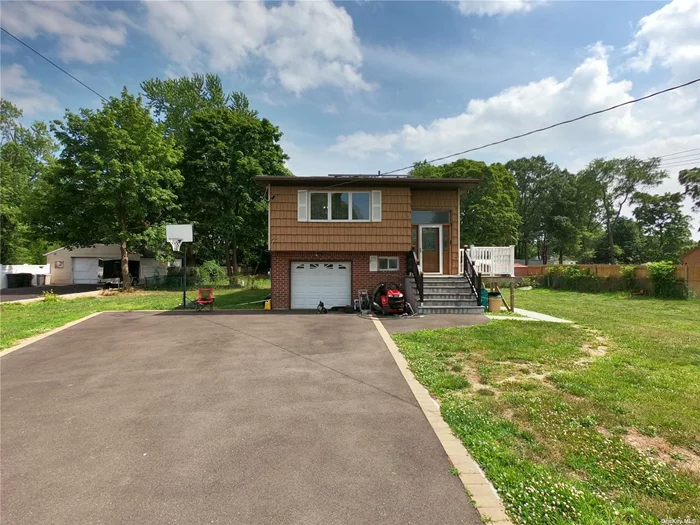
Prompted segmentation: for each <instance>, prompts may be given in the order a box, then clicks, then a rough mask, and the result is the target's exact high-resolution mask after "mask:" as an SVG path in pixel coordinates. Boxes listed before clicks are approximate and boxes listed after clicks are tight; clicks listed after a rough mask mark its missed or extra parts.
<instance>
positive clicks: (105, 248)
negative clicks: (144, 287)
mask: <svg viewBox="0 0 700 525" xmlns="http://www.w3.org/2000/svg"><path fill="white" fill-rule="evenodd" d="M44 255H45V256H46V263H47V264H48V265H50V267H51V278H50V283H47V284H56V285H60V284H100V283H103V282H105V281H117V280H118V279H119V278H120V276H121V250H120V248H119V245H118V244H96V245H94V246H91V247H89V248H76V249H74V250H69V249H67V248H58V249H56V250H53V251H51V252H48V253H46V254H44ZM129 271H130V273H131V275H132V276H135V277H137V278H138V280H139V281H140V282H143V281H144V280H145V278H146V277H153V276H154V275H156V274H160V275H165V274H166V273H167V271H168V265H167V263H163V262H160V261H157V260H156V259H155V258H153V257H146V256H143V255H141V254H139V253H130V254H129Z"/></svg>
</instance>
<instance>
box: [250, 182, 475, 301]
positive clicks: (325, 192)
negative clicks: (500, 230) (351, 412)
mask: <svg viewBox="0 0 700 525" xmlns="http://www.w3.org/2000/svg"><path fill="white" fill-rule="evenodd" d="M256 181H257V183H258V184H259V185H260V186H261V187H263V188H264V189H265V191H266V194H267V196H268V199H269V218H268V246H269V250H270V252H271V254H272V269H271V279H272V308H273V309H286V308H292V309H297V308H298V309H304V308H306V309H308V308H316V306H317V305H318V303H319V301H323V303H324V304H325V305H326V307H332V306H345V305H351V304H353V300H354V299H356V298H357V297H358V292H359V291H360V290H368V291H369V292H371V291H372V289H373V288H374V287H375V286H376V285H377V284H378V283H380V282H393V283H396V284H398V285H399V287H400V288H402V289H404V287H405V283H407V282H408V281H407V280H406V279H405V277H406V275H407V274H408V270H409V269H410V268H409V267H408V266H409V265H411V264H412V261H415V262H417V263H418V264H419V265H420V266H419V267H420V268H421V269H422V274H423V275H424V277H425V279H426V280H427V281H428V282H433V283H438V282H439V284H443V285H448V286H449V287H450V288H451V290H449V291H450V292H453V291H455V290H454V289H456V291H457V292H460V291H461V292H464V293H465V294H466V295H465V296H462V297H456V299H463V300H462V301H461V302H460V301H458V304H455V303H454V301H452V302H450V301H449V299H450V298H451V296H450V295H446V294H445V292H447V291H448V290H437V291H434V290H433V291H430V290H425V292H426V294H429V293H433V295H434V300H435V303H434V304H430V305H428V306H432V307H433V308H432V313H437V312H438V311H450V312H452V311H454V309H450V308H449V307H451V306H462V307H468V306H474V305H475V304H476V302H474V301H473V299H474V297H473V294H471V292H470V291H469V290H468V289H467V287H468V283H466V282H464V280H463V279H464V277H462V275H461V263H460V242H459V239H460V196H461V195H462V194H463V193H464V192H466V191H469V190H470V189H473V188H474V187H475V186H476V185H477V184H478V180H474V179H417V178H412V177H383V176H354V175H353V176H329V177H267V176H261V177H257V178H256ZM413 254H415V255H413ZM411 257H413V258H411ZM431 276H435V277H439V276H454V278H453V279H454V280H453V281H449V280H448V279H449V278H448V279H445V278H442V279H441V280H440V281H437V279H433V280H432V281H430V279H431ZM426 286H427V285H426ZM440 292H442V293H440ZM453 298H455V297H453ZM429 299H431V298H426V303H427V301H428V300H429ZM464 310H465V308H462V310H458V311H464ZM475 310H476V308H475ZM478 311H482V310H481V309H478Z"/></svg>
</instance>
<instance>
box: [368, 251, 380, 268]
mask: <svg viewBox="0 0 700 525" xmlns="http://www.w3.org/2000/svg"><path fill="white" fill-rule="evenodd" d="M377 259H378V257H377V256H376V255H370V256H369V271H370V272H378V271H379V261H378V260H377Z"/></svg>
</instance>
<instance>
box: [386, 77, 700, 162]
mask: <svg viewBox="0 0 700 525" xmlns="http://www.w3.org/2000/svg"><path fill="white" fill-rule="evenodd" d="M697 82H700V78H696V79H695V80H691V81H690V82H686V83H685V84H679V85H677V86H673V87H670V88H666V89H663V90H661V91H656V92H654V93H651V94H649V95H645V96H643V97H640V98H636V99H634V100H628V101H627V102H622V103H621V104H616V105H614V106H610V107H609V108H605V109H600V110H598V111H593V112H592V113H586V114H585V115H581V116H580V117H576V118H572V119H569V120H563V121H561V122H557V123H556V124H552V125H550V126H545V127H544V128H538V129H534V130H532V131H528V132H527V133H521V134H520V135H514V136H512V137H508V138H507V139H503V140H497V141H496V142H490V143H488V144H484V145H483V146H477V147H476V148H469V149H465V150H464V151H459V152H457V153H452V154H450V155H445V156H444V157H438V158H437V159H433V160H429V161H428V164H432V163H433V162H438V161H440V160H445V159H449V158H452V157H457V156H459V155H464V154H465V153H471V152H472V151H478V150H481V149H485V148H488V147H491V146H496V145H498V144H503V143H504V142H510V141H511V140H515V139H521V138H523V137H527V136H528V135H534V134H535V133H541V132H542V131H547V130H549V129H552V128H556V127H558V126H563V125H564V124H571V123H572V122H576V121H578V120H583V119H585V118H588V117H592V116H594V115H600V114H601V113H606V112H608V111H612V110H613V109H617V108H621V107H622V106H628V105H630V104H634V103H635V102H641V101H643V100H647V99H650V98H652V97H656V96H658V95H662V94H664V93H668V92H669V91H675V90H676V89H681V88H684V87H687V86H690V85H691V84H695V83H697ZM412 167H413V165H410V166H405V167H403V168H398V169H395V170H391V171H386V172H383V173H382V175H390V174H392V173H396V172H397V171H403V170H407V169H410V168H412Z"/></svg>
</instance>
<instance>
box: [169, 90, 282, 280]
mask: <svg viewBox="0 0 700 525" xmlns="http://www.w3.org/2000/svg"><path fill="white" fill-rule="evenodd" d="M281 136H282V133H281V132H280V131H279V129H278V128H277V127H276V126H273V125H272V123H271V122H270V121H268V120H267V119H259V118H257V116H256V115H255V114H254V113H253V112H251V111H249V109H248V107H247V104H244V105H243V106H241V107H221V108H215V109H211V110H207V111H200V112H198V113H196V114H195V115H194V116H193V117H192V119H191V126H190V131H189V134H188V137H187V139H186V144H185V155H184V159H183V161H182V173H183V176H184V180H185V183H184V186H183V192H182V195H183V203H184V205H185V207H186V209H187V210H188V213H189V217H190V219H191V220H192V221H193V222H194V223H195V225H196V229H197V232H198V235H199V236H200V238H202V239H206V242H207V243H209V244H210V245H213V246H220V247H222V248H223V253H224V260H225V263H226V267H227V272H228V274H229V275H233V274H234V273H235V272H236V271H237V269H238V265H239V264H240V263H241V262H247V263H252V262H255V261H257V260H259V259H260V257H261V255H262V251H263V250H264V247H265V237H266V231H267V215H266V214H267V201H266V200H265V196H264V194H263V191H262V190H260V188H258V187H257V186H256V184H255V181H254V177H255V176H256V175H263V174H265V175H289V171H288V170H287V169H286V168H285V167H284V162H285V160H287V156H286V155H285V154H284V151H283V150H282V147H281V146H280V145H279V140H280V138H281ZM241 256H243V257H241ZM242 258H243V259H246V260H245V261H241V259H242Z"/></svg>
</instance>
